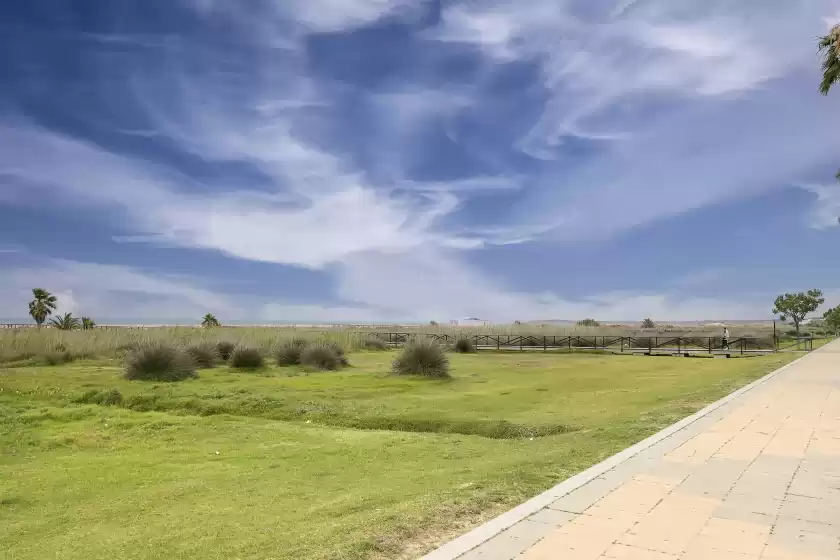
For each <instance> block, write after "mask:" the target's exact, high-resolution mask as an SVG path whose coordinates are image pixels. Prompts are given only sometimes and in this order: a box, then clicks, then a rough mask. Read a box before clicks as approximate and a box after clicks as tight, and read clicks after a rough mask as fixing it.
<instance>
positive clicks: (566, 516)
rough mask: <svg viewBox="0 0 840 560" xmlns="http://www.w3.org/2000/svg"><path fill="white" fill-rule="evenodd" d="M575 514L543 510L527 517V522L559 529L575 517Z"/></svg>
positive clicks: (548, 509) (549, 509)
mask: <svg viewBox="0 0 840 560" xmlns="http://www.w3.org/2000/svg"><path fill="white" fill-rule="evenodd" d="M577 515H578V514H576V513H569V512H568V511H560V510H556V509H551V508H543V509H541V510H540V511H538V512H537V513H535V514H534V515H532V516H530V517H528V519H527V521H533V522H535V523H545V524H546V525H550V526H552V527H560V526H561V525H564V524H566V523H568V522H569V521H571V520H572V519H574V518H575V517H577Z"/></svg>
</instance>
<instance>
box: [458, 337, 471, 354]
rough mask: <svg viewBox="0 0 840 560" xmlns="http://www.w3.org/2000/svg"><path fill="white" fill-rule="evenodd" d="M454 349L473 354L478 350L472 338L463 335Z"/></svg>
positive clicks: (460, 352)
mask: <svg viewBox="0 0 840 560" xmlns="http://www.w3.org/2000/svg"><path fill="white" fill-rule="evenodd" d="M454 350H455V351H456V352H458V353H459V354H472V353H473V352H475V351H476V348H475V342H473V339H471V338H467V337H465V336H462V337H460V338H459V339H458V340H456V341H455V347H454Z"/></svg>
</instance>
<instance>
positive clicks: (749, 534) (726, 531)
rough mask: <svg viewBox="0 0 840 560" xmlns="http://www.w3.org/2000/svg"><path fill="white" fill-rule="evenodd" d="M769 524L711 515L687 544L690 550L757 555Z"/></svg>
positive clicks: (761, 548) (765, 540)
mask: <svg viewBox="0 0 840 560" xmlns="http://www.w3.org/2000/svg"><path fill="white" fill-rule="evenodd" d="M770 528H771V525H769V524H768V525H760V524H757V523H749V522H745V521H737V520H734V519H721V518H718V517H712V518H711V519H709V522H708V523H707V524H706V526H705V527H703V530H701V531H700V534H698V535H697V538H695V539H694V540H693V541H692V542H691V543H690V545H689V548H688V550H687V552H690V551H692V550H696V551H700V550H712V549H714V550H716V551H718V552H731V553H736V554H745V555H748V556H755V557H758V556H759V555H760V554H761V552H762V551H763V550H764V547H765V546H766V545H767V541H768V539H769V537H770Z"/></svg>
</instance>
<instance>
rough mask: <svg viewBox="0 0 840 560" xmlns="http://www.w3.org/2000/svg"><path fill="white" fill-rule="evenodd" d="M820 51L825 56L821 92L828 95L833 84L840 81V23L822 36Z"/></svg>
mask: <svg viewBox="0 0 840 560" xmlns="http://www.w3.org/2000/svg"><path fill="white" fill-rule="evenodd" d="M819 52H820V54H822V55H823V56H824V58H823V63H822V69H823V79H822V82H820V92H821V93H822V94H823V95H828V92H829V90H831V86H833V85H834V84H835V83H837V82H840V24H837V25H835V26H834V27H833V28H832V29H831V31H830V32H829V33H828V35H826V36H825V37H820V42H819Z"/></svg>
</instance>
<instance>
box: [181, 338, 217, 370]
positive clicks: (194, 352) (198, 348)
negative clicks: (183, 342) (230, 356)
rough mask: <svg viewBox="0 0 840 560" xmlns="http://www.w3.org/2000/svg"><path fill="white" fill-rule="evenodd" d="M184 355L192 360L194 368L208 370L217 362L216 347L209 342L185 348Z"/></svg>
mask: <svg viewBox="0 0 840 560" xmlns="http://www.w3.org/2000/svg"><path fill="white" fill-rule="evenodd" d="M186 353H187V354H189V356H190V358H192V360H193V363H195V367H197V368H202V369H208V368H212V367H215V366H216V362H218V361H219V350H218V346H216V345H215V344H212V343H210V342H202V343H200V344H193V345H192V346H187V349H186Z"/></svg>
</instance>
